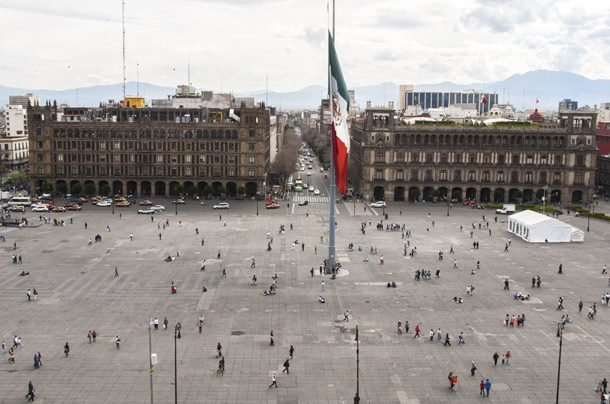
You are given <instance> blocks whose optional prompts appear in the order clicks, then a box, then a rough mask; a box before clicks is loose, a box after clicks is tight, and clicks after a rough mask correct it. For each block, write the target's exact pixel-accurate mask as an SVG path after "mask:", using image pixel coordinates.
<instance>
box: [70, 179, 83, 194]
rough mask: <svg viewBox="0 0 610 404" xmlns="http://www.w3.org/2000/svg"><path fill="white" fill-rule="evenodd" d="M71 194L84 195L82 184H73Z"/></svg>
mask: <svg viewBox="0 0 610 404" xmlns="http://www.w3.org/2000/svg"><path fill="white" fill-rule="evenodd" d="M70 192H71V193H72V195H80V194H82V193H83V186H82V185H81V183H80V182H75V183H74V184H72V186H71V190H70Z"/></svg>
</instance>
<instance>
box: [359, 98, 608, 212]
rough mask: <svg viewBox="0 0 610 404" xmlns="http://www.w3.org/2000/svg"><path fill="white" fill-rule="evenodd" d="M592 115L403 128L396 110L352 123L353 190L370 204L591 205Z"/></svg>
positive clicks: (383, 110) (385, 110) (370, 113)
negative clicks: (470, 201) (547, 120)
mask: <svg viewBox="0 0 610 404" xmlns="http://www.w3.org/2000/svg"><path fill="white" fill-rule="evenodd" d="M595 120H596V114H595V113H586V112H562V113H560V115H559V119H558V121H557V122H554V123H548V124H545V123H538V124H532V123H527V122H521V123H519V122H514V123H502V124H500V123H498V124H496V125H494V126H478V125H473V124H471V125H458V124H455V123H452V122H426V123H423V124H413V125H405V124H403V123H402V121H400V120H399V119H398V118H397V115H396V112H395V111H394V110H393V109H391V108H376V109H367V110H366V111H365V113H364V115H363V116H362V117H361V118H359V119H355V120H353V121H352V126H351V135H352V142H351V157H350V162H349V170H350V179H351V182H352V184H351V187H353V188H354V191H356V192H359V193H361V194H362V195H363V196H364V198H366V199H368V200H387V201H404V200H411V201H413V200H422V199H423V200H426V201H434V200H446V198H447V197H448V196H449V197H450V198H451V199H457V200H463V199H466V198H469V199H474V200H476V201H481V202H498V203H500V202H534V201H541V200H542V198H543V197H545V194H546V198H547V199H546V200H547V201H548V202H552V203H555V202H561V203H572V202H581V201H588V200H591V198H592V196H593V194H594V181H595V164H596V147H595V126H596V125H595Z"/></svg>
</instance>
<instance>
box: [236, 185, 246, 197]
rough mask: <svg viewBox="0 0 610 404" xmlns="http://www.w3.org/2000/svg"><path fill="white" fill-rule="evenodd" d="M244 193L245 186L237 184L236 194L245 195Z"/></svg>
mask: <svg viewBox="0 0 610 404" xmlns="http://www.w3.org/2000/svg"><path fill="white" fill-rule="evenodd" d="M245 194H246V188H245V187H243V186H241V185H240V186H238V187H237V195H245Z"/></svg>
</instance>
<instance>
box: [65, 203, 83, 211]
mask: <svg viewBox="0 0 610 404" xmlns="http://www.w3.org/2000/svg"><path fill="white" fill-rule="evenodd" d="M64 207H65V208H66V210H81V209H82V208H81V206H80V205H79V204H78V203H69V204H67V205H65V206H64Z"/></svg>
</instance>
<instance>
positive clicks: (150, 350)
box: [148, 323, 153, 404]
mask: <svg viewBox="0 0 610 404" xmlns="http://www.w3.org/2000/svg"><path fill="white" fill-rule="evenodd" d="M148 361H149V362H148V363H149V374H150V404H153V360H152V337H151V334H150V323H148Z"/></svg>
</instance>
